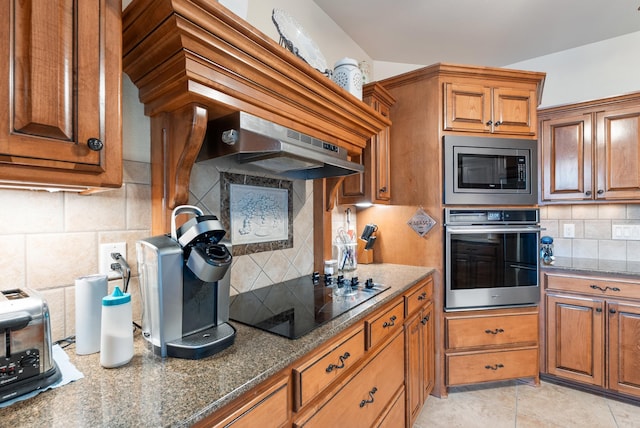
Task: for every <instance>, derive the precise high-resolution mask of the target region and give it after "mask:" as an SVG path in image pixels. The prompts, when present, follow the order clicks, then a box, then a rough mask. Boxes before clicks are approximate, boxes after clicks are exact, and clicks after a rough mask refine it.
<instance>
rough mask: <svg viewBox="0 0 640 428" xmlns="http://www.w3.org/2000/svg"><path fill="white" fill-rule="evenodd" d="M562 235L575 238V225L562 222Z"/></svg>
mask: <svg viewBox="0 0 640 428" xmlns="http://www.w3.org/2000/svg"><path fill="white" fill-rule="evenodd" d="M564 237H565V238H575V237H576V225H575V224H573V223H565V224H564Z"/></svg>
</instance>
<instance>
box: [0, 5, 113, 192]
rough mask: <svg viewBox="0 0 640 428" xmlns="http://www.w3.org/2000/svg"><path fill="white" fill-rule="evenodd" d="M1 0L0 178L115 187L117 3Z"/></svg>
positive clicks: (1, 179) (0, 179)
mask: <svg viewBox="0 0 640 428" xmlns="http://www.w3.org/2000/svg"><path fill="white" fill-rule="evenodd" d="M9 3H11V4H12V6H11V7H10V6H9ZM0 4H1V5H3V7H2V9H3V10H4V11H5V13H4V14H3V15H2V18H0V19H1V21H0V27H2V29H0V46H2V49H0V51H1V52H3V54H2V55H3V56H4V57H3V58H2V61H0V92H1V93H2V96H0V99H2V100H3V103H6V104H5V105H2V107H1V108H0V127H1V128H2V129H1V130H0V162H1V163H3V164H5V165H7V166H10V167H11V168H4V169H3V171H2V173H0V181H3V180H4V181H24V182H37V183H40V182H43V183H49V184H63V185H74V184H80V185H87V186H105V187H109V186H110V187H114V186H119V185H120V184H121V182H122V172H121V171H122V147H121V146H122V142H121V138H122V137H121V132H122V130H121V118H120V116H121V109H120V92H121V78H122V77H121V76H122V67H121V52H122V51H121V44H122V42H121V23H120V15H121V4H120V1H119V0H99V1H91V0H81V1H77V2H73V1H63V0H59V1H47V2H39V1H38V2H36V1H33V0H27V1H20V2H9V1H8V0H2V1H1V3H0ZM10 41H11V42H12V44H11V46H9V42H10ZM10 47H11V48H10ZM101 145H102V146H104V148H102V149H101V148H100V147H101ZM107 167H108V171H107Z"/></svg>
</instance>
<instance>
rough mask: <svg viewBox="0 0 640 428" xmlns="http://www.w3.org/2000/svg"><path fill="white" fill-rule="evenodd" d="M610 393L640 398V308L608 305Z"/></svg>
mask: <svg viewBox="0 0 640 428" xmlns="http://www.w3.org/2000/svg"><path fill="white" fill-rule="evenodd" d="M607 309H608V314H609V329H608V333H609V348H608V349H609V366H608V367H609V389H612V390H614V391H618V392H621V393H623V394H629V395H635V396H636V397H640V306H638V305H629V304H623V303H609V304H608V307H607Z"/></svg>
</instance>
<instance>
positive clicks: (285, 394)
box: [197, 377, 291, 428]
mask: <svg viewBox="0 0 640 428" xmlns="http://www.w3.org/2000/svg"><path fill="white" fill-rule="evenodd" d="M288 379H289V378H288V377H283V378H281V379H280V380H278V381H277V382H275V383H274V384H273V385H271V386H270V387H268V388H267V389H266V390H265V391H264V392H262V393H259V394H258V395H257V396H256V397H254V398H253V399H252V400H250V401H248V402H247V403H246V404H245V405H243V406H242V407H241V408H240V409H238V410H237V411H236V412H234V413H233V414H232V415H231V416H229V417H227V418H226V419H224V420H223V421H221V422H219V423H215V424H213V425H211V424H210V423H207V422H206V421H203V422H202V423H199V424H197V426H214V427H233V428H243V427H247V428H250V427H255V426H260V427H261V428H270V427H274V428H276V427H283V426H286V425H287V424H288V422H289V416H290V415H291V412H290V410H289V406H290V405H289V383H288Z"/></svg>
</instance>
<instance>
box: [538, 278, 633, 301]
mask: <svg viewBox="0 0 640 428" xmlns="http://www.w3.org/2000/svg"><path fill="white" fill-rule="evenodd" d="M544 276H545V279H546V281H545V284H546V287H547V289H549V290H558V291H573V292H577V293H584V294H589V295H592V296H599V297H602V296H605V297H622V298H628V299H640V283H639V282H634V281H625V280H610V279H606V278H599V277H593V278H591V277H586V276H573V275H571V276H569V275H566V276H565V275H550V274H548V273H545V275H544Z"/></svg>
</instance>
